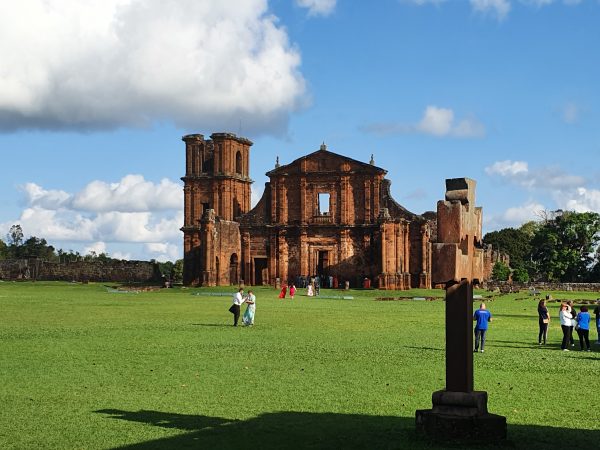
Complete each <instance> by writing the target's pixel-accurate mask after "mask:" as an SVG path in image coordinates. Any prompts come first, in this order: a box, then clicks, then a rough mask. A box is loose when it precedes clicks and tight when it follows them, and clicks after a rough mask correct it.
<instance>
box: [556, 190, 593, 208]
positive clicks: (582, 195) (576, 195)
mask: <svg viewBox="0 0 600 450" xmlns="http://www.w3.org/2000/svg"><path fill="white" fill-rule="evenodd" d="M556 202H557V204H558V205H559V208H560V209H563V210H567V211H577V212H588V211H593V212H597V213H600V190H598V189H587V188H584V187H580V188H577V189H574V190H573V191H572V192H571V193H570V195H568V196H565V195H558V196H556Z"/></svg>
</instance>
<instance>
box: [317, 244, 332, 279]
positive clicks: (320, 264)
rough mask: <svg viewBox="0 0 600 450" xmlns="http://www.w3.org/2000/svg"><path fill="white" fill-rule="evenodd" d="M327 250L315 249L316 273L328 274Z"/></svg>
mask: <svg viewBox="0 0 600 450" xmlns="http://www.w3.org/2000/svg"><path fill="white" fill-rule="evenodd" d="M328 269H329V251H327V250H318V251H317V275H320V276H321V275H329V270H328Z"/></svg>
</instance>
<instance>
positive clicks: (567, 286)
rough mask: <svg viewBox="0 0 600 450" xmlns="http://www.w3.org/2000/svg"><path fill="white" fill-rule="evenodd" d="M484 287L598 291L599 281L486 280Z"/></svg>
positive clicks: (514, 289)
mask: <svg viewBox="0 0 600 450" xmlns="http://www.w3.org/2000/svg"><path fill="white" fill-rule="evenodd" d="M485 287H486V288H487V289H489V290H494V289H496V288H498V289H500V290H501V291H503V292H505V291H510V290H512V291H513V292H514V291H517V290H519V291H529V289H532V290H534V289H535V290H537V291H540V292H544V291H578V292H598V293H600V283H545V282H540V283H511V282H508V281H488V282H486V283H485ZM599 296H600V294H599Z"/></svg>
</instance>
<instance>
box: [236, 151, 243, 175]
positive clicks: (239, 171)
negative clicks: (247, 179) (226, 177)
mask: <svg viewBox="0 0 600 450" xmlns="http://www.w3.org/2000/svg"><path fill="white" fill-rule="evenodd" d="M235 173H237V174H239V175H241V174H242V153H241V152H239V151H238V152H237V153H236V154H235Z"/></svg>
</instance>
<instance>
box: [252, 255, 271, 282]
mask: <svg viewBox="0 0 600 450" xmlns="http://www.w3.org/2000/svg"><path fill="white" fill-rule="evenodd" d="M267 272H268V269H267V258H254V281H253V282H252V285H254V286H262V285H265V284H268V282H269V279H268V273H267Z"/></svg>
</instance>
